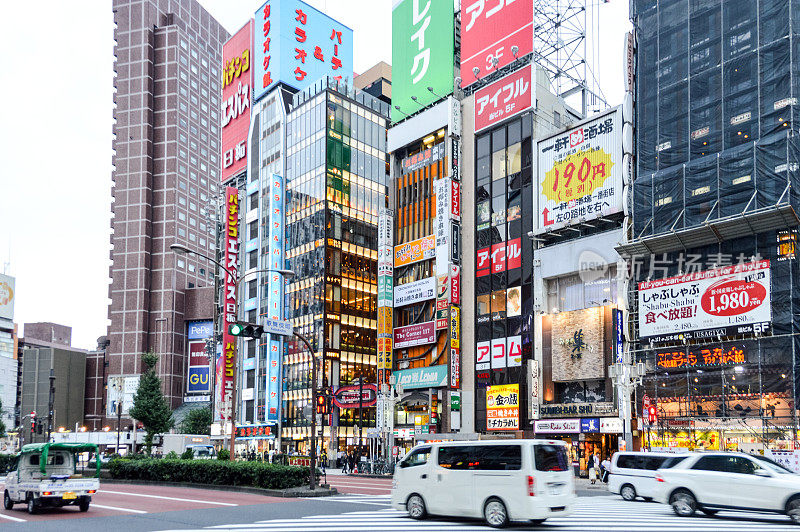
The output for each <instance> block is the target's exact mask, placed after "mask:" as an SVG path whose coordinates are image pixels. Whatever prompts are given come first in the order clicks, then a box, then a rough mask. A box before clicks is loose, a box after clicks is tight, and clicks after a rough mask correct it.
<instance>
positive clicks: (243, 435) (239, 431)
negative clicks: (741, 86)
mask: <svg viewBox="0 0 800 532" xmlns="http://www.w3.org/2000/svg"><path fill="white" fill-rule="evenodd" d="M274 437H275V434H273V432H272V427H271V426H270V425H266V424H264V423H258V424H254V425H253V424H248V425H236V439H237V440H267V439H272V438H274Z"/></svg>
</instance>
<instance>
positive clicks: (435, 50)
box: [392, 0, 455, 122]
mask: <svg viewBox="0 0 800 532" xmlns="http://www.w3.org/2000/svg"><path fill="white" fill-rule="evenodd" d="M454 21H455V15H454V10H453V3H452V2H448V1H443V0H439V1H430V0H427V1H421V0H401V1H400V2H398V3H396V4H395V6H394V8H393V9H392V72H393V73H394V76H393V79H392V122H397V121H399V120H402V119H403V118H405V117H406V116H408V115H410V114H412V113H415V112H417V111H419V110H420V109H422V108H423V107H425V106H426V105H428V104H429V103H431V102H434V101H436V100H438V99H440V98H441V97H444V96H447V95H448V94H450V93H451V92H453V68H454V64H455V63H454V51H455V26H454ZM428 87H430V88H431V89H432V91H431V90H428ZM412 96H414V97H416V100H414V99H412ZM395 105H396V106H398V107H400V110H397V109H395V108H394V106H395Z"/></svg>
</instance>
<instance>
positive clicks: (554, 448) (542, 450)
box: [533, 445, 569, 471]
mask: <svg viewBox="0 0 800 532" xmlns="http://www.w3.org/2000/svg"><path fill="white" fill-rule="evenodd" d="M533 457H534V460H535V461H536V470H537V471H569V458H568V457H567V449H566V448H565V447H564V446H563V445H534V446H533Z"/></svg>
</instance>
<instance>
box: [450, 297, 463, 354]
mask: <svg viewBox="0 0 800 532" xmlns="http://www.w3.org/2000/svg"><path fill="white" fill-rule="evenodd" d="M450 347H456V348H460V347H461V309H460V308H458V307H450Z"/></svg>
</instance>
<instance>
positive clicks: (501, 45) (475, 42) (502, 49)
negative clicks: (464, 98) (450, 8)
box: [461, 0, 533, 87]
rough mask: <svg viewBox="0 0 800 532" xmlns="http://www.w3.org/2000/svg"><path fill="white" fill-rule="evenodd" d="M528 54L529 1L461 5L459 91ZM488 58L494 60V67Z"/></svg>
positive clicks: (469, 1) (467, 0)
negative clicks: (512, 49)
mask: <svg viewBox="0 0 800 532" xmlns="http://www.w3.org/2000/svg"><path fill="white" fill-rule="evenodd" d="M512 46H516V47H518V49H519V50H518V51H517V53H516V54H514V53H513V52H512V51H511V47H512ZM532 52H533V0H505V1H504V0H501V1H499V2H487V1H485V0H464V1H462V2H461V79H462V80H463V81H462V82H461V86H462V87H468V86H469V85H471V84H473V83H475V82H476V81H479V80H481V79H483V78H484V77H486V76H488V75H489V74H491V73H492V72H494V71H495V69H498V68H503V67H504V66H506V65H508V64H510V63H511V62H513V61H515V60H516V59H517V58H521V57H524V56H526V55H528V54H530V53H532ZM492 58H496V59H497V64H496V65H495V64H493V63H492ZM476 67H477V68H478V73H477V74H475V70H474V69H475V68H476Z"/></svg>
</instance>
